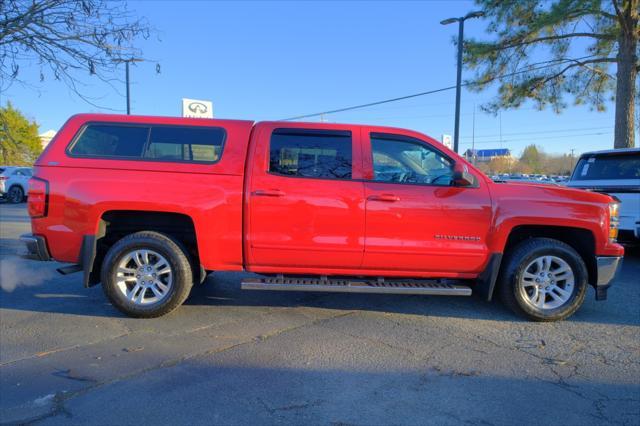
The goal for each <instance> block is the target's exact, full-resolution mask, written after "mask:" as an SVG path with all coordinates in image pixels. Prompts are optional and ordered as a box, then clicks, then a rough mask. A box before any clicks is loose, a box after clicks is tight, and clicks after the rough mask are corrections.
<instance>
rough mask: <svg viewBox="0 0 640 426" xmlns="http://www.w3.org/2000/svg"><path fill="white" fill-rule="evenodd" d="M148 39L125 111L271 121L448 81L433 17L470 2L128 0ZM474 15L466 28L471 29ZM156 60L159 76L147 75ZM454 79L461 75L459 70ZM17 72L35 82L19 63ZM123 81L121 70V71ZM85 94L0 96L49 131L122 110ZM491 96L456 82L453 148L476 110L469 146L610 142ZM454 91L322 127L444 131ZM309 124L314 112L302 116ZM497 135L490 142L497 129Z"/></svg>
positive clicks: (341, 116) (578, 124)
mask: <svg viewBox="0 0 640 426" xmlns="http://www.w3.org/2000/svg"><path fill="white" fill-rule="evenodd" d="M129 7H130V8H131V9H133V10H135V11H136V12H137V13H138V14H139V15H141V16H145V17H147V19H148V20H149V22H150V23H151V24H152V25H153V26H154V27H155V28H156V29H157V30H158V34H157V36H155V37H152V38H151V39H150V40H147V41H144V42H142V43H141V47H142V48H143V50H144V56H145V57H146V58H149V59H150V62H146V63H139V64H136V65H135V66H133V67H132V69H131V78H132V86H131V92H132V113H134V114H145V115H179V114H180V106H181V103H180V100H181V98H183V97H189V98H197V99H208V100H212V101H213V103H214V114H215V116H216V117H218V118H242V119H254V120H272V119H283V118H287V117H291V116H297V115H301V114H306V113H314V112H320V111H324V110H331V109H336V108H340V107H345V106H350V105H356V104H361V103H367V102H372V101H377V100H381V99H385V98H392V97H397V96H403V95H408V94H412V93H417V92H422V91H427V90H431V89H437V88H440V87H446V86H451V85H453V84H455V60H456V58H455V47H454V45H453V44H452V38H453V37H454V35H456V34H457V25H449V26H442V25H440V24H439V22H440V21H441V20H442V19H445V18H448V17H452V16H461V15H464V14H466V13H467V12H469V11H470V10H473V9H474V5H473V3H472V2H470V1H427V2H389V3H387V2H348V3H347V2H316V3H314V2H277V3H271V2H255V3H253V2H230V3H223V2H204V1H203V2H190V1H182V2H178V1H133V2H130V3H129ZM484 25H485V24H484V23H483V22H482V21H481V20H470V21H467V24H466V26H465V31H466V34H467V35H476V36H479V35H482V34H483V30H484ZM156 63H160V65H161V69H162V71H161V73H160V74H156V72H155V66H156ZM465 74H466V76H470V74H468V73H465ZM22 77H23V78H25V79H29V80H31V81H33V82H36V81H37V78H38V69H37V68H35V67H31V68H30V69H27V70H26V71H24V74H22ZM122 78H124V67H123V69H122ZM84 81H85V82H86V83H87V87H86V92H87V93H89V94H90V95H91V96H93V97H95V98H96V99H95V103H96V104H98V105H100V106H101V107H102V108H97V107H95V106H92V105H89V104H87V103H86V102H84V101H82V100H81V99H79V98H78V97H76V96H75V95H73V94H72V93H70V91H69V90H68V89H67V88H66V87H65V86H64V85H63V84H61V83H58V82H55V81H53V79H51V78H49V79H48V80H46V81H45V82H44V83H41V84H38V85H36V86H35V87H22V86H20V85H17V84H14V85H13V86H11V87H10V88H9V90H7V91H6V92H5V93H3V94H2V95H1V97H2V99H0V101H1V103H2V104H4V103H5V102H6V101H7V100H10V101H11V102H13V103H14V105H15V106H16V107H18V108H19V109H21V110H22V111H23V112H24V113H26V115H27V116H29V117H30V118H33V119H35V120H36V121H37V122H38V123H39V124H40V129H41V131H46V130H48V129H54V130H57V129H58V128H59V127H60V126H61V125H62V124H63V123H64V121H65V120H66V119H67V118H68V117H69V116H70V115H72V114H75V113H78V112H114V110H115V112H121V113H123V112H124V111H125V98H124V92H125V91H124V83H117V84H119V85H120V86H121V90H120V91H119V92H120V93H116V92H115V91H114V90H113V89H112V88H111V87H109V86H107V85H105V84H103V83H100V82H99V81H97V80H95V79H91V78H90V77H89V76H87V77H86V78H85V79H84ZM492 94H493V92H492V91H487V92H483V93H470V92H468V91H466V90H464V89H463V96H462V119H461V138H462V139H461V149H462V150H464V149H467V148H470V147H471V143H472V138H471V136H472V133H473V132H474V126H473V124H472V123H473V111H474V105H475V106H476V111H477V112H476V116H475V136H476V137H475V140H476V147H477V148H499V147H505V148H510V149H512V150H513V152H514V153H515V154H516V155H519V154H520V152H521V151H522V149H523V148H524V147H525V146H526V145H528V144H531V143H535V144H538V145H540V146H542V147H543V149H544V150H545V151H547V152H551V153H569V151H570V150H571V149H572V148H573V149H575V152H576V153H580V152H583V151H588V150H594V149H607V148H611V147H613V123H614V111H613V106H612V105H611V106H610V107H609V108H608V109H607V111H606V112H604V113H599V112H593V111H590V109H589V108H588V107H586V106H582V107H570V108H569V109H567V110H565V111H564V112H563V113H562V114H561V115H557V114H555V113H554V112H552V111H550V110H548V111H542V112H540V111H537V110H535V109H534V107H533V105H525V106H524V107H523V108H521V109H519V110H510V111H504V112H502V113H501V115H500V116H493V115H488V114H486V113H482V112H481V111H480V110H479V106H480V105H481V104H482V103H483V102H486V101H487V100H489V99H491V97H492ZM454 101H455V91H453V90H451V91H446V92H442V93H438V94H434V95H428V96H423V97H419V98H414V99H411V100H407V101H401V102H395V103H390V104H385V105H381V106H377V107H372V108H367V109H362V110H356V111H350V112H345V113H338V114H333V115H328V116H326V117H324V118H325V120H327V121H332V122H349V123H369V124H376V125H390V126H398V127H406V128H410V129H414V130H418V131H421V132H424V133H427V134H429V135H431V136H433V137H436V138H438V139H439V138H440V135H441V134H443V133H448V134H453V126H454ZM314 120H315V121H318V119H317V118H314V119H310V121H314ZM501 134H502V137H501V136H500V135H501Z"/></svg>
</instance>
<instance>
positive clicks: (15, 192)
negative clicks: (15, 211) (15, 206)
mask: <svg viewBox="0 0 640 426" xmlns="http://www.w3.org/2000/svg"><path fill="white" fill-rule="evenodd" d="M10 198H11V201H13V202H14V203H17V202H19V201H20V198H22V195H21V194H20V190H19V189H18V188H11V194H10Z"/></svg>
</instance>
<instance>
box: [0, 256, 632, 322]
mask: <svg viewBox="0 0 640 426" xmlns="http://www.w3.org/2000/svg"><path fill="white" fill-rule="evenodd" d="M26 262H29V261H26ZM33 263H34V270H35V269H38V268H39V267H40V265H42V263H41V262H33ZM49 265H50V266H47V267H48V268H51V269H54V268H55V267H56V266H57V265H56V264H54V263H51V264H49ZM25 273H26V274H28V273H29V271H26V272H25ZM248 275H250V274H241V273H229V272H220V273H213V274H211V275H210V276H209V277H208V279H207V281H206V282H205V283H204V284H202V285H197V286H195V287H194V289H193V291H192V293H191V296H190V297H189V299H187V301H186V302H185V306H183V307H180V308H178V309H177V311H175V312H174V313H172V314H170V316H169V317H168V319H170V318H171V317H176V318H182V319H184V317H185V316H191V315H195V316H198V315H203V316H204V318H205V319H206V317H207V315H206V314H204V313H203V310H202V309H200V308H207V309H215V308H216V307H225V308H229V307H235V308H244V307H246V308H249V307H255V308H291V309H296V308H319V309H331V310H341V311H374V312H388V313H393V314H407V315H421V316H430V317H443V318H462V319H480V320H491V321H504V322H526V320H525V319H523V318H520V317H518V316H516V315H515V314H513V313H511V311H509V310H507V309H506V308H505V307H504V306H503V305H502V304H501V303H500V302H499V301H497V300H494V301H493V302H490V303H487V302H485V301H483V300H481V299H480V298H478V297H444V296H409V295H366V294H346V293H312V292H309V293H301V292H274V291H248V290H241V289H240V285H239V283H240V280H241V278H242V277H245V276H248ZM638 276H640V256H638V252H637V251H636V252H635V253H634V254H633V256H630V257H629V258H628V259H625V266H624V269H623V270H622V271H621V273H620V274H619V275H618V277H617V279H616V282H614V285H613V287H612V288H611V290H610V291H609V299H608V300H607V301H606V302H596V301H595V295H594V290H593V289H592V288H591V287H589V289H588V292H587V296H586V299H585V303H584V305H583V306H582V308H581V309H580V310H579V311H578V312H577V313H576V314H574V315H573V316H572V317H571V318H569V319H568V320H567V321H577V322H590V323H601V324H620V325H636V326H638V325H640V315H638V306H640V283H638V282H637V277H638ZM27 277H28V276H27ZM27 279H28V278H27ZM0 294H2V297H0V307H1V308H5V309H14V310H21V311H31V312H46V313H58V314H72V315H83V316H92V317H114V318H118V317H124V315H123V314H121V313H120V312H118V311H117V310H116V309H115V308H113V307H112V306H111V305H110V304H109V303H108V301H107V299H106V297H105V296H104V294H103V292H102V289H101V287H100V286H99V285H98V286H95V287H92V288H89V289H85V288H83V287H82V284H81V276H80V274H73V275H70V276H60V275H56V274H54V275H53V276H51V277H49V279H47V280H46V281H45V282H44V283H41V284H39V285H35V286H32V285H30V284H28V283H27V285H25V286H18V288H16V289H15V290H13V291H12V292H6V291H0ZM496 298H497V297H496ZM193 308H198V309H193Z"/></svg>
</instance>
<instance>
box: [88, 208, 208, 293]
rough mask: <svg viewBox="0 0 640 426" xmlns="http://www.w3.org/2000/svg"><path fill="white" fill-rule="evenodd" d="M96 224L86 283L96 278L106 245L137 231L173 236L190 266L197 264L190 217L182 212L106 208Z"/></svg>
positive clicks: (98, 275)
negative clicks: (185, 254)
mask: <svg viewBox="0 0 640 426" xmlns="http://www.w3.org/2000/svg"><path fill="white" fill-rule="evenodd" d="M98 228H99V229H98V234H97V235H96V255H95V260H94V262H93V267H92V268H91V274H90V277H89V283H90V284H97V283H98V282H100V269H101V267H102V261H103V259H104V257H105V255H106V254H107V251H108V250H109V248H110V247H111V246H112V245H113V244H115V243H116V241H118V240H120V239H121V238H123V237H125V236H127V235H129V234H133V233H135V232H139V231H156V232H161V233H163V234H166V235H169V236H171V237H173V238H174V239H175V240H177V241H179V242H180V243H181V244H182V245H183V246H184V247H185V249H186V250H187V252H188V254H189V256H190V257H191V259H192V261H193V263H194V266H195V265H199V264H200V260H199V259H200V257H199V254H198V243H197V240H196V230H195V226H194V224H193V220H192V219H191V217H189V216H187V215H185V214H181V213H167V212H154V211H138V210H117V211H108V212H105V213H104V214H103V215H102V217H101V218H100V224H99V227H98Z"/></svg>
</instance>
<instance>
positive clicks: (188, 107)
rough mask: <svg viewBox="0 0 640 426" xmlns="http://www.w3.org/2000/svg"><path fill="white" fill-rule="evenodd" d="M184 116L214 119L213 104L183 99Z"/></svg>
mask: <svg viewBox="0 0 640 426" xmlns="http://www.w3.org/2000/svg"><path fill="white" fill-rule="evenodd" d="M182 116H183V117H192V118H213V103H212V102H211V101H201V100H198V99H187V98H182Z"/></svg>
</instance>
